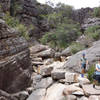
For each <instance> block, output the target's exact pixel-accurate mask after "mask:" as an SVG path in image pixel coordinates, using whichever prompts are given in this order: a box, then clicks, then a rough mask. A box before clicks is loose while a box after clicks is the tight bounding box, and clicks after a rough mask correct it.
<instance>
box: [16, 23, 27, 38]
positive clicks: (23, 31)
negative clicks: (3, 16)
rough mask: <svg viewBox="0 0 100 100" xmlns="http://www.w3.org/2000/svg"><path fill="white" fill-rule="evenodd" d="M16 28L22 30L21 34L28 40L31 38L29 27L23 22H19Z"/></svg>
mask: <svg viewBox="0 0 100 100" xmlns="http://www.w3.org/2000/svg"><path fill="white" fill-rule="evenodd" d="M16 28H17V29H18V30H19V31H20V33H21V36H23V37H24V38H25V39H26V40H29V35H28V32H27V28H26V27H25V26H24V25H23V24H19V25H18V26H17V27H16Z"/></svg>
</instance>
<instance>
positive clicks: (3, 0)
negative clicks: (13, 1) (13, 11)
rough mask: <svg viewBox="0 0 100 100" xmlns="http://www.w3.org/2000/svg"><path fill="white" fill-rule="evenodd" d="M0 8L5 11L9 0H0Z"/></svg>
mask: <svg viewBox="0 0 100 100" xmlns="http://www.w3.org/2000/svg"><path fill="white" fill-rule="evenodd" d="M0 5H1V9H2V11H3V12H7V11H9V9H10V0H0Z"/></svg>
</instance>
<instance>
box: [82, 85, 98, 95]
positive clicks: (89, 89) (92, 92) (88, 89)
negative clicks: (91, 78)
mask: <svg viewBox="0 0 100 100" xmlns="http://www.w3.org/2000/svg"><path fill="white" fill-rule="evenodd" d="M82 88H83V90H84V93H85V95H88V96H89V95H100V87H99V86H97V87H96V88H93V85H92V84H88V85H82Z"/></svg>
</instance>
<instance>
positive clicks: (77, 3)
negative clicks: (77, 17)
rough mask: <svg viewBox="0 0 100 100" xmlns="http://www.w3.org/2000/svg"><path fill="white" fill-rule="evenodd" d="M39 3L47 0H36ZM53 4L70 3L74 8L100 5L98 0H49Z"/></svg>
mask: <svg viewBox="0 0 100 100" xmlns="http://www.w3.org/2000/svg"><path fill="white" fill-rule="evenodd" d="M37 1H39V2H40V3H45V2H46V1H47V0H37ZM49 1H51V2H53V3H55V4H57V3H59V2H62V3H65V4H69V5H72V6H73V7H74V8H76V9H79V8H82V7H83V8H85V7H97V6H99V5H100V0H49Z"/></svg>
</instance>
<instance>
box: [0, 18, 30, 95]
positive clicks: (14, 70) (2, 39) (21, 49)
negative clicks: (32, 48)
mask: <svg viewBox="0 0 100 100" xmlns="http://www.w3.org/2000/svg"><path fill="white" fill-rule="evenodd" d="M18 34H19V33H18V32H17V31H15V30H14V29H11V28H9V27H8V26H7V25H6V24H5V22H4V21H3V20H1V19H0V89H2V90H5V91H7V92H10V93H14V92H19V91H20V90H23V89H25V88H26V87H27V86H28V85H29V82H30V74H31V73H30V66H31V63H30V57H29V56H30V53H29V49H28V43H27V42H26V40H25V39H24V38H23V37H20V36H19V35H18Z"/></svg>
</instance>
